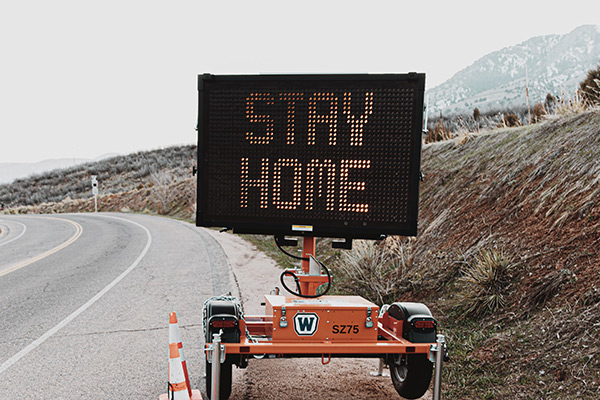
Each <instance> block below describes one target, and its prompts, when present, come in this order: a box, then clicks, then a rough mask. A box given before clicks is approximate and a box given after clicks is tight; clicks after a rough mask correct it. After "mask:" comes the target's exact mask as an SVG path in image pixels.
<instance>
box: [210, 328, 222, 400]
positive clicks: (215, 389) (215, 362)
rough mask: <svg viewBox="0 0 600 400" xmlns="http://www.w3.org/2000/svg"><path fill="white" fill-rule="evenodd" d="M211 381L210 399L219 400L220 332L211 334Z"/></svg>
mask: <svg viewBox="0 0 600 400" xmlns="http://www.w3.org/2000/svg"><path fill="white" fill-rule="evenodd" d="M211 361H212V362H211V366H210V367H211V372H212V377H211V382H210V388H211V390H210V392H211V393H210V399H211V400H219V396H220V394H221V393H220V390H221V387H220V386H221V334H220V333H215V334H213V342H212V357H211Z"/></svg>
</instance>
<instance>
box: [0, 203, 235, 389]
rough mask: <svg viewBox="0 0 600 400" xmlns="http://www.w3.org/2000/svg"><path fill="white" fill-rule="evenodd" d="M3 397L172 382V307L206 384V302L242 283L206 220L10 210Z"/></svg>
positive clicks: (3, 226) (0, 341)
mask: <svg viewBox="0 0 600 400" xmlns="http://www.w3.org/2000/svg"><path fill="white" fill-rule="evenodd" d="M0 230H1V233H0V398H1V399H8V398H23V399H34V398H35V399H38V398H41V399H50V398H59V399H67V398H68V399H76V398H82V399H83V398H85V399H107V398H110V399H152V398H157V397H158V394H160V393H164V392H166V381H167V361H168V358H167V342H168V313H169V312H170V311H176V312H177V313H178V316H179V323H180V328H181V334H182V339H183V343H184V347H185V350H186V351H185V355H186V358H187V360H188V361H187V364H188V368H189V369H190V375H191V379H192V385H193V386H194V387H196V388H198V387H200V388H202V387H203V386H204V385H203V382H202V383H201V382H200V381H201V378H202V377H203V375H204V360H203V353H202V346H203V330H202V304H203V301H204V300H205V299H206V298H208V297H210V296H212V295H214V294H222V293H226V292H230V291H231V292H234V293H237V289H236V287H235V284H234V279H233V277H232V275H231V271H230V269H229V266H228V264H227V261H226V257H225V254H224V253H223V250H222V248H221V247H220V246H219V245H218V244H217V242H216V241H215V240H214V239H213V238H212V237H211V236H210V235H208V234H207V233H206V232H204V231H203V230H201V229H198V228H196V227H194V226H192V225H190V224H187V223H184V222H180V221H175V220H171V219H166V218H158V217H151V216H144V215H130V214H108V213H100V214H64V215H60V216H5V215H0Z"/></svg>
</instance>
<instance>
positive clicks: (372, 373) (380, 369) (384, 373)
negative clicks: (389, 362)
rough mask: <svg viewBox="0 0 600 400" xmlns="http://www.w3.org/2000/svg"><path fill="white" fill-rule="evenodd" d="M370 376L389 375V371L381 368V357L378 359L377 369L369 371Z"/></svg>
mask: <svg viewBox="0 0 600 400" xmlns="http://www.w3.org/2000/svg"><path fill="white" fill-rule="evenodd" d="M371 376H390V374H389V373H387V372H385V371H384V370H383V358H380V359H379V368H377V371H371Z"/></svg>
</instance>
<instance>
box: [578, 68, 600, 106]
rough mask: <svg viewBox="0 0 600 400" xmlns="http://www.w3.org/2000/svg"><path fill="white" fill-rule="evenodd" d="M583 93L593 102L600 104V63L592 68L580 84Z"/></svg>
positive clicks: (584, 96) (583, 95)
mask: <svg viewBox="0 0 600 400" xmlns="http://www.w3.org/2000/svg"><path fill="white" fill-rule="evenodd" d="M579 88H580V89H581V95H582V97H583V98H585V99H586V100H587V101H588V102H589V103H591V104H600V65H599V66H598V67H596V69H591V70H590V71H589V72H588V74H587V77H586V78H585V80H584V81H583V82H581V83H580V84H579Z"/></svg>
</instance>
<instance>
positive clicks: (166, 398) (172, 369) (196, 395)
mask: <svg viewBox="0 0 600 400" xmlns="http://www.w3.org/2000/svg"><path fill="white" fill-rule="evenodd" d="M158 399H159V400H202V394H200V391H199V390H192V396H191V397H190V395H189V394H188V387H187V385H186V383H185V377H184V375H183V366H182V364H181V357H180V356H179V349H178V348H177V343H170V344H169V388H168V392H167V393H165V394H161V395H160V396H159V397H158Z"/></svg>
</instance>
